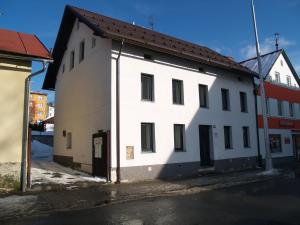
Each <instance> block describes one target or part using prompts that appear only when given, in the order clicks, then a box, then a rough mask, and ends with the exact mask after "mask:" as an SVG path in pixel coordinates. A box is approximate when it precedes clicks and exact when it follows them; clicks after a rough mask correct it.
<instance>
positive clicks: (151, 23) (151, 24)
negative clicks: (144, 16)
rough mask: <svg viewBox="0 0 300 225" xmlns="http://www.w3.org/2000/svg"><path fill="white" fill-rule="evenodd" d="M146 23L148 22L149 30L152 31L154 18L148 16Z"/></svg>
mask: <svg viewBox="0 0 300 225" xmlns="http://www.w3.org/2000/svg"><path fill="white" fill-rule="evenodd" d="M148 22H149V26H150V29H151V30H154V17H153V16H149V18H148Z"/></svg>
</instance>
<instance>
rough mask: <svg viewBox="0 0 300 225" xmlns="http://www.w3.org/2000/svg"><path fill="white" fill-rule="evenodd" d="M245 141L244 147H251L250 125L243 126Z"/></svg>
mask: <svg viewBox="0 0 300 225" xmlns="http://www.w3.org/2000/svg"><path fill="white" fill-rule="evenodd" d="M243 142H244V148H249V147H250V133H249V127H243Z"/></svg>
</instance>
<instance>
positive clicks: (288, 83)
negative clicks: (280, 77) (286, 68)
mask: <svg viewBox="0 0 300 225" xmlns="http://www.w3.org/2000/svg"><path fill="white" fill-rule="evenodd" d="M286 84H287V86H289V87H291V86H292V77H291V76H289V75H287V76H286Z"/></svg>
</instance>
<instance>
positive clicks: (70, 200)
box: [0, 170, 290, 220]
mask: <svg viewBox="0 0 300 225" xmlns="http://www.w3.org/2000/svg"><path fill="white" fill-rule="evenodd" d="M287 176H290V175H289V173H288V172H287V170H284V171H282V172H281V173H277V174H273V175H264V174H263V173H262V171H261V170H252V171H243V172H235V173H230V174H218V175H209V176H204V177H198V178H193V179H187V180H179V181H147V182H139V183H128V184H95V185H93V186H88V187H86V188H79V187H78V186H77V189H71V190H60V191H48V192H47V191H43V192H42V191H39V192H36V191H35V192H28V193H26V194H25V195H21V196H17V195H13V196H8V197H4V198H0V209H1V210H0V218H2V219H4V218H5V219H9V218H12V217H16V216H18V217H22V216H32V215H37V214H41V213H47V212H50V211H57V210H72V209H82V208H91V207H97V206H104V205H107V204H116V203H120V202H126V201H131V200H137V199H143V198H150V197H159V196H171V195H185V194H193V193H198V192H201V191H209V190H214V189H220V188H225V187H229V186H234V185H239V184H245V183H252V182H259V181H266V180H269V179H276V178H282V177H287ZM0 220H1V219H0Z"/></svg>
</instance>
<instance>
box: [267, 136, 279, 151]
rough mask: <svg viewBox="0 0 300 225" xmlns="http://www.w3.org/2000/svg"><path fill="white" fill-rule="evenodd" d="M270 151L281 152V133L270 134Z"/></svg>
mask: <svg viewBox="0 0 300 225" xmlns="http://www.w3.org/2000/svg"><path fill="white" fill-rule="evenodd" d="M269 139H270V151H271V153H276V152H281V151H282V150H281V135H280V134H270V135H269Z"/></svg>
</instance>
